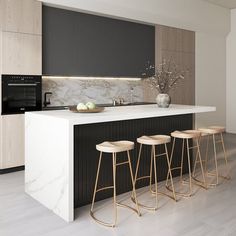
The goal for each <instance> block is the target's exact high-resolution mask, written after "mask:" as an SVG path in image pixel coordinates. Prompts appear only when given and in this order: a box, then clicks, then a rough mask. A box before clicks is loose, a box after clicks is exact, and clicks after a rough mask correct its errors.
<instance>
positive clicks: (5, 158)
mask: <svg viewBox="0 0 236 236" xmlns="http://www.w3.org/2000/svg"><path fill="white" fill-rule="evenodd" d="M0 119H1V144H2V145H1V147H2V148H1V157H2V161H1V162H0V165H1V166H0V169H5V168H11V167H16V166H22V165H24V133H25V131H24V127H25V126H24V122H25V121H24V115H23V114H20V115H5V116H1V118H0Z"/></svg>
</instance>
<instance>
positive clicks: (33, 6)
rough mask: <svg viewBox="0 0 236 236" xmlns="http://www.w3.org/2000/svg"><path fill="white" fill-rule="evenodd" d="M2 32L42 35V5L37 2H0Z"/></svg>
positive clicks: (24, 0) (1, 0)
mask: <svg viewBox="0 0 236 236" xmlns="http://www.w3.org/2000/svg"><path fill="white" fill-rule="evenodd" d="M0 6H1V8H2V16H1V18H2V30H3V31H10V32H18V33H28V34H39V35H41V34H42V9H41V8H42V3H41V2H39V1H37V0H0Z"/></svg>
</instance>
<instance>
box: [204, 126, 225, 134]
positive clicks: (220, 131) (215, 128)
mask: <svg viewBox="0 0 236 236" xmlns="http://www.w3.org/2000/svg"><path fill="white" fill-rule="evenodd" d="M208 128H210V129H214V130H216V131H218V133H224V132H225V127H223V126H210V127H208Z"/></svg>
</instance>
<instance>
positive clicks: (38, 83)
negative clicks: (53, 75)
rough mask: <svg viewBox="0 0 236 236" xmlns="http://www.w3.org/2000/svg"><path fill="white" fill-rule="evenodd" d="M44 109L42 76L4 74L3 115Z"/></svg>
mask: <svg viewBox="0 0 236 236" xmlns="http://www.w3.org/2000/svg"><path fill="white" fill-rule="evenodd" d="M40 110H42V76H40V75H2V115H6V114H18V113H24V112H25V111H40Z"/></svg>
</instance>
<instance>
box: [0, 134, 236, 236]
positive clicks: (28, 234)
mask: <svg viewBox="0 0 236 236" xmlns="http://www.w3.org/2000/svg"><path fill="white" fill-rule="evenodd" d="M225 140H226V146H227V149H228V153H229V161H230V166H231V168H232V170H233V171H232V180H230V181H226V182H224V183H223V184H221V185H220V186H218V187H217V188H214V189H209V190H207V191H206V190H203V189H197V188H195V190H197V192H196V194H195V195H194V196H193V197H191V198H188V199H181V200H180V201H179V202H177V203H175V202H173V201H172V200H169V199H168V198H165V197H162V196H160V208H159V209H158V210H157V211H156V212H147V211H145V210H142V216H141V217H138V216H137V215H135V214H134V213H133V212H131V211H129V210H126V209H120V210H119V211H118V227H117V228H114V229H111V228H106V227H103V226H100V225H98V224H96V223H95V222H94V221H93V220H92V219H91V217H90V216H89V214H88V212H89V206H85V207H83V208H79V209H78V210H76V220H75V221H74V222H73V223H69V224H68V223H66V222H64V221H63V220H62V219H60V218H59V217H57V216H56V215H54V214H53V213H52V212H51V211H49V210H47V209H46V208H45V207H43V206H41V205H40V204H39V203H38V202H36V201H35V200H33V199H32V198H31V197H29V196H28V195H26V194H25V193H24V172H17V173H11V174H6V175H0V236H18V235H19V236H38V235H44V236H67V235H70V236H72V235H83V236H84V235H102V236H106V235H114V236H115V235H122V236H123V235H124V236H127V235H137V236H138V235H161V236H162V235H164V236H172V235H173V236H176V235H181V236H182V235H183V236H184V235H186V236H187V235H197V236H201V235H203V236H206V235H220V236H224V235H228V236H229V235H232V236H235V235H236V174H235V172H234V169H235V167H236V135H231V134H227V135H226V137H225ZM119 198H122V199H124V198H128V195H127V194H125V195H122V196H119ZM140 199H142V200H143V201H149V200H148V199H150V198H149V195H148V194H145V195H142V196H141V198H140ZM152 200H153V199H152ZM109 202H110V200H106V201H102V202H99V203H98V206H100V207H101V206H103V205H104V206H105V208H104V209H105V210H104V211H102V213H101V214H100V216H101V217H103V218H107V217H109V216H110V217H111V216H112V215H111V214H110V215H109V212H110V211H109V210H111V209H112V208H108V203H109ZM127 202H129V200H127Z"/></svg>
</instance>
